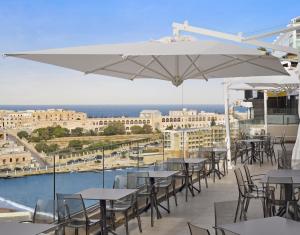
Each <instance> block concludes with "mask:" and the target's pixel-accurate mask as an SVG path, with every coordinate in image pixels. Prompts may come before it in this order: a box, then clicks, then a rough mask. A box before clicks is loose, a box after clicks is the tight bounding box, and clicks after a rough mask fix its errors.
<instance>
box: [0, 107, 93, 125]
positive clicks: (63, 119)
mask: <svg viewBox="0 0 300 235" xmlns="http://www.w3.org/2000/svg"><path fill="white" fill-rule="evenodd" d="M86 120H87V115H86V113H82V112H76V111H73V110H63V109H48V110H26V111H11V110H1V111H0V128H2V129H21V128H28V129H34V128H39V127H46V126H53V125H62V126H66V127H69V128H71V127H74V128H75V127H77V126H85V124H86V123H85V122H86Z"/></svg>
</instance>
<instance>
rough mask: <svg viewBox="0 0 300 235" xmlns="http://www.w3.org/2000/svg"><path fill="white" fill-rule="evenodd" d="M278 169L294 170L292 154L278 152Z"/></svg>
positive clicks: (284, 151) (284, 150)
mask: <svg viewBox="0 0 300 235" xmlns="http://www.w3.org/2000/svg"><path fill="white" fill-rule="evenodd" d="M278 169H292V152H291V151H287V150H286V149H283V150H278Z"/></svg>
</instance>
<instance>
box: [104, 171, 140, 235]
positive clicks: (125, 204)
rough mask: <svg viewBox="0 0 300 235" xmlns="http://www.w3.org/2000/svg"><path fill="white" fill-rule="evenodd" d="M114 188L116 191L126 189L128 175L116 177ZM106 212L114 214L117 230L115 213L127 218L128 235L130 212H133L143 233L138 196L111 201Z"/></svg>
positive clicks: (113, 219) (113, 220)
mask: <svg viewBox="0 0 300 235" xmlns="http://www.w3.org/2000/svg"><path fill="white" fill-rule="evenodd" d="M113 188H116V189H126V188H127V176H126V175H116V176H115V180H114V185H113ZM106 210H107V211H108V212H111V214H112V225H113V228H114V229H115V227H116V226H115V213H117V212H119V213H122V214H123V215H124V218H125V223H124V225H125V229H126V235H128V234H129V230H128V221H129V218H130V215H129V212H130V211H132V216H134V217H136V218H137V222H138V226H139V230H140V232H142V225H141V218H140V214H139V210H138V204H137V195H135V194H132V195H129V196H128V197H125V198H123V199H121V200H118V201H111V202H110V204H109V205H108V206H107V208H106Z"/></svg>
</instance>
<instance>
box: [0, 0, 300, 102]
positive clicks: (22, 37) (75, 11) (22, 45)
mask: <svg viewBox="0 0 300 235" xmlns="http://www.w3.org/2000/svg"><path fill="white" fill-rule="evenodd" d="M299 9H300V1H299V0H286V1H274V0H243V1H241V0H223V1H204V0H185V1H182V0H181V1H180V0H160V1H158V0H156V1H155V0H152V1H149V0H135V1H134V0H124V1H121V0H119V1H117V0H109V1H104V0H103V1H101V0H94V1H93V0H85V1H79V0H78V1H76V0H44V1H41V0H19V1H18V0H7V1H5V0H0V29H1V33H0V53H1V54H4V53H8V52H16V51H26V50H39V49H49V48H60V47H69V46H81V45H90V44H102V43H124V42H137V41H147V40H151V39H159V38H161V37H165V36H171V34H172V27H171V25H172V22H183V21H185V20H187V21H188V22H189V24H190V25H193V26H199V27H205V28H210V29H214V30H219V31H223V32H228V33H238V32H243V33H244V34H245V35H251V34H257V33H262V32H265V31H270V30H274V29H278V28H282V27H285V26H286V25H287V24H288V23H289V21H290V19H291V18H294V17H296V16H298V15H300V11H299ZM193 36H195V37H197V35H193ZM222 82H223V81H222V80H220V79H216V80H209V81H208V82H206V81H186V82H185V83H184V84H183V85H182V86H180V87H178V88H176V87H174V86H173V85H172V84H171V83H169V82H165V81H159V80H148V79H145V80H138V81H127V80H123V79H117V78H107V77H102V76H96V75H87V76H86V75H83V74H82V73H80V72H76V71H72V70H68V69H63V68H59V67H55V66H52V65H45V64H40V63H36V62H30V61H26V60H21V59H17V58H7V57H5V58H4V57H3V58H0V104H2V105H5V104H20V105H24V104H182V103H183V104H222V103H223V87H222ZM241 97H242V94H241V92H232V93H231V99H236V98H241Z"/></svg>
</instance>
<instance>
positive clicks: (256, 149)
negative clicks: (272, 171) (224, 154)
mask: <svg viewBox="0 0 300 235" xmlns="http://www.w3.org/2000/svg"><path fill="white" fill-rule="evenodd" d="M264 141H265V140H264V139H259V138H252V139H244V140H240V142H242V143H244V144H246V145H249V144H250V146H251V154H250V155H249V156H248V157H247V158H246V159H245V160H244V161H243V162H242V163H243V164H244V163H245V162H247V161H248V162H249V163H250V164H253V163H254V162H256V161H258V162H259V164H260V165H261V164H262V158H261V156H260V149H261V147H262V146H261V145H262V143H263V142H264Z"/></svg>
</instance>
